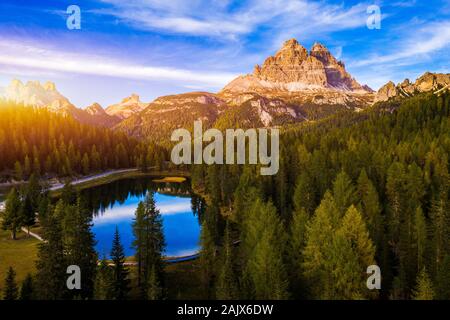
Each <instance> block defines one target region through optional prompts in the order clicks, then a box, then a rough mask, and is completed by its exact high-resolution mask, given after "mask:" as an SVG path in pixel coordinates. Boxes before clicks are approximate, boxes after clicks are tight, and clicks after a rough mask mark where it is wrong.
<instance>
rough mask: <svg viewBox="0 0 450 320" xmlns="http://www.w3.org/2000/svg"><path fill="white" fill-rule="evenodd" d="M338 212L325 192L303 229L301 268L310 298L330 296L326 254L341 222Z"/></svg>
mask: <svg viewBox="0 0 450 320" xmlns="http://www.w3.org/2000/svg"><path fill="white" fill-rule="evenodd" d="M338 215H339V213H338V210H337V208H336V206H335V204H334V199H333V196H332V195H331V193H330V192H326V193H325V196H324V198H323V200H322V202H321V203H320V205H319V207H318V208H317V209H316V211H315V213H314V216H313V217H312V219H311V221H310V223H309V224H308V226H307V229H306V245H305V248H304V250H303V252H302V256H303V266H302V270H303V275H304V278H305V280H306V281H307V284H308V290H309V293H310V297H311V298H313V299H324V298H328V297H329V296H330V295H331V292H330V287H331V286H332V283H331V281H332V279H331V278H330V275H331V272H332V271H331V270H329V265H328V264H327V260H328V259H327V257H328V255H329V254H330V252H332V251H333V250H332V246H333V236H334V234H335V231H336V228H337V226H338V225H339V223H340V220H339V217H338Z"/></svg>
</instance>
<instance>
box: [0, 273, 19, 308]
mask: <svg viewBox="0 0 450 320" xmlns="http://www.w3.org/2000/svg"><path fill="white" fill-rule="evenodd" d="M18 293H19V291H18V289H17V283H16V272H15V271H14V269H13V268H12V267H9V269H8V272H7V273H6V278H5V288H4V289H3V299H4V300H17V298H18Z"/></svg>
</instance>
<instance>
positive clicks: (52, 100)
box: [4, 80, 120, 127]
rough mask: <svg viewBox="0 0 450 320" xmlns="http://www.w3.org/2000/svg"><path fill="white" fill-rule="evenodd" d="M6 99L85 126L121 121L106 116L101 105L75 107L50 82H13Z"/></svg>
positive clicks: (103, 125)
mask: <svg viewBox="0 0 450 320" xmlns="http://www.w3.org/2000/svg"><path fill="white" fill-rule="evenodd" d="M4 98H5V99H6V100H9V101H13V102H15V103H21V104H24V105H29V106H33V107H37V108H47V109H48V110H50V111H52V112H56V113H58V114H61V115H63V116H71V117H73V118H74V119H75V120H77V121H79V122H81V123H84V124H90V125H95V126H102V127H112V126H114V125H115V124H117V123H118V122H119V121H120V119H119V118H118V117H115V116H110V115H108V114H106V113H105V111H104V110H103V108H102V107H101V106H100V105H99V104H93V105H91V106H89V107H88V108H86V109H80V108H77V107H75V106H74V105H73V104H72V103H71V102H70V101H69V99H67V98H66V97H64V96H63V95H62V94H61V93H60V92H59V91H58V90H57V89H56V85H55V84H54V83H53V82H50V81H47V82H45V83H44V84H41V83H40V82H39V81H28V82H27V83H26V84H24V83H22V82H21V81H20V80H13V81H11V83H10V84H9V86H8V87H7V88H6V90H5V93H4Z"/></svg>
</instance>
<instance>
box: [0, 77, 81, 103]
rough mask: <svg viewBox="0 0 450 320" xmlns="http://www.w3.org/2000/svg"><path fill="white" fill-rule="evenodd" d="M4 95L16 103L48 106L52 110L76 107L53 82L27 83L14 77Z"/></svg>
mask: <svg viewBox="0 0 450 320" xmlns="http://www.w3.org/2000/svg"><path fill="white" fill-rule="evenodd" d="M4 97H5V98H6V99H7V100H11V101H14V102H15V103H23V104H26V105H31V106H36V107H47V108H49V109H51V110H55V111H56V110H64V109H70V108H71V107H74V106H73V105H72V104H71V103H70V101H69V100H68V99H67V98H66V97H64V96H63V95H62V94H61V93H59V91H58V90H56V85H55V84H54V83H53V82H50V81H47V82H46V83H44V84H41V83H40V82H39V81H28V82H27V83H26V84H24V83H22V81H20V80H17V79H14V80H12V81H11V83H10V84H9V86H8V87H6V89H5V94H4Z"/></svg>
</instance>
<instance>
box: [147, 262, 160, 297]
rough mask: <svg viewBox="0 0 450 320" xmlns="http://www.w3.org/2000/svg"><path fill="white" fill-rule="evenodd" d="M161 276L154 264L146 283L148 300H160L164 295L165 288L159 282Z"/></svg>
mask: <svg viewBox="0 0 450 320" xmlns="http://www.w3.org/2000/svg"><path fill="white" fill-rule="evenodd" d="M159 278H160V276H159V275H158V273H157V271H156V267H155V266H154V265H153V266H152V268H151V270H150V275H149V277H148V280H147V285H146V291H147V292H146V298H147V299H148V300H159V299H161V298H162V297H163V289H162V287H161V284H160V282H159Z"/></svg>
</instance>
